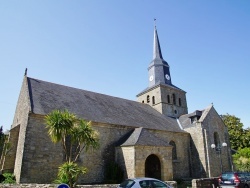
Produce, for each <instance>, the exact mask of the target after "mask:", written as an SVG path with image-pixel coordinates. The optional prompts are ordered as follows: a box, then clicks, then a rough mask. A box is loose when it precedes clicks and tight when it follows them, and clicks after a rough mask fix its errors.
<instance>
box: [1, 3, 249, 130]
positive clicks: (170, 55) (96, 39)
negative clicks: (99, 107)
mask: <svg viewBox="0 0 250 188" xmlns="http://www.w3.org/2000/svg"><path fill="white" fill-rule="evenodd" d="M154 18H156V19H157V21H156V24H157V30H158V35H159V39H160V44H161V48H162V53H163V57H164V59H165V60H166V61H167V62H168V64H169V65H170V72H171V77H172V83H173V84H174V85H176V86H178V87H179V88H181V89H183V90H185V91H186V92H187V102H188V109H189V112H193V111H194V110H202V109H204V108H206V107H207V106H209V105H210V104H211V103H213V104H214V107H215V109H216V110H217V112H218V113H219V114H226V113H229V114H231V115H235V116H237V117H239V118H240V119H241V122H242V123H243V124H244V125H245V127H250V99H249V97H250V94H249V93H250V84H249V81H250V79H249V76H250V74H249V70H250V1H248V0H241V1H235V0H218V1H217V0H216V1H215V0H211V1H210V0H202V1H200V0H192V1H186V0H177V1H174V0H105V1H104V0H88V1H87V0H81V1H80V0H75V1H64V0H60V1H59V0H54V1H51V0H36V1H26V0H23V1H12V0H8V1H0V71H1V74H0V91H1V98H0V125H3V126H4V130H6V129H9V128H10V126H11V124H12V120H13V116H14V112H15V107H16V103H17V99H18V95H19V91H20V88H21V84H22V80H23V75H24V71H25V68H28V76H29V77H32V78H37V79H40V80H44V81H49V82H54V83H58V84H62V85H67V86H72V87H76V88H80V89H85V90H90V91H94V92H98V93H103V94H107V95H111V96H116V97H121V98H126V99H130V100H136V97H135V96H136V95H137V94H138V93H139V92H141V91H142V90H143V89H145V88H146V87H147V86H148V73H147V67H148V65H149V63H150V62H151V60H152V57H153V29H154V21H153V20H154Z"/></svg>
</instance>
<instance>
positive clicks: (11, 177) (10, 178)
mask: <svg viewBox="0 0 250 188" xmlns="http://www.w3.org/2000/svg"><path fill="white" fill-rule="evenodd" d="M3 176H4V178H5V180H4V181H2V183H5V184H6V183H10V184H13V183H16V178H15V176H14V174H11V173H4V174H3Z"/></svg>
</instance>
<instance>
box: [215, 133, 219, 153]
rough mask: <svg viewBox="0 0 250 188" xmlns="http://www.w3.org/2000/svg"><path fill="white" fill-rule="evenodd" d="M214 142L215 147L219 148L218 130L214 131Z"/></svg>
mask: <svg viewBox="0 0 250 188" xmlns="http://www.w3.org/2000/svg"><path fill="white" fill-rule="evenodd" d="M214 144H215V149H216V150H218V149H219V147H220V137H219V134H218V133H217V132H214Z"/></svg>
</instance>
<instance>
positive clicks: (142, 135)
mask: <svg viewBox="0 0 250 188" xmlns="http://www.w3.org/2000/svg"><path fill="white" fill-rule="evenodd" d="M138 145H140V146H170V145H169V144H168V143H167V142H165V141H163V140H161V139H160V138H159V137H157V136H155V135H154V134H152V133H150V132H149V131H148V130H146V129H143V128H142V127H140V128H136V129H135V130H134V132H133V133H132V134H131V135H130V137H129V138H128V139H127V140H126V141H125V142H124V143H123V144H122V145H121V146H138Z"/></svg>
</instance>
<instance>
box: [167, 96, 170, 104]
mask: <svg viewBox="0 0 250 188" xmlns="http://www.w3.org/2000/svg"><path fill="white" fill-rule="evenodd" d="M167 97H168V103H170V96H169V95H168V96H167Z"/></svg>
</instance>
